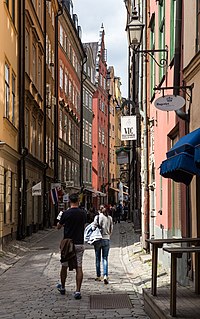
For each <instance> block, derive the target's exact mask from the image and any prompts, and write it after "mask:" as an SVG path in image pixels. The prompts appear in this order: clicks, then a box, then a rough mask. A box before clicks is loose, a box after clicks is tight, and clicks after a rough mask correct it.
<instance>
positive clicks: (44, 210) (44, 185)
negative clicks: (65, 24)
mask: <svg viewBox="0 0 200 319" xmlns="http://www.w3.org/2000/svg"><path fill="white" fill-rule="evenodd" d="M43 6H44V86H43V95H44V98H43V108H44V123H43V162H44V163H45V167H44V172H43V227H46V226H47V200H46V169H47V165H46V149H47V146H46V130H47V127H46V126H47V119H46V110H47V109H46V31H47V27H46V0H44V1H43Z"/></svg>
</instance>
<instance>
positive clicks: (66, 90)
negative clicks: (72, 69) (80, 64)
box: [65, 73, 68, 95]
mask: <svg viewBox="0 0 200 319" xmlns="http://www.w3.org/2000/svg"><path fill="white" fill-rule="evenodd" d="M65 94H66V95H68V76H67V73H65Z"/></svg>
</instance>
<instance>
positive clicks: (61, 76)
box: [60, 66, 63, 89]
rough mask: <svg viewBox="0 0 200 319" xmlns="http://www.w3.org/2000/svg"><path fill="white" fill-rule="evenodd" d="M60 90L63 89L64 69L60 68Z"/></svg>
mask: <svg viewBox="0 0 200 319" xmlns="http://www.w3.org/2000/svg"><path fill="white" fill-rule="evenodd" d="M60 88H61V89H63V68H62V67H61V66H60Z"/></svg>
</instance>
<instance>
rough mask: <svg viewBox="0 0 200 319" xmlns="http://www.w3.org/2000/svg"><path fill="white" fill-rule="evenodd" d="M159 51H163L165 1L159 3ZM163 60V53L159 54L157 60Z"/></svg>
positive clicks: (161, 71) (160, 76)
mask: <svg viewBox="0 0 200 319" xmlns="http://www.w3.org/2000/svg"><path fill="white" fill-rule="evenodd" d="M158 19H159V49H161V50H162V49H165V0H162V1H159V12H158ZM164 58H165V52H160V54H159V59H160V60H161V59H164ZM164 71H165V69H164V68H159V81H161V80H162V78H163V76H164Z"/></svg>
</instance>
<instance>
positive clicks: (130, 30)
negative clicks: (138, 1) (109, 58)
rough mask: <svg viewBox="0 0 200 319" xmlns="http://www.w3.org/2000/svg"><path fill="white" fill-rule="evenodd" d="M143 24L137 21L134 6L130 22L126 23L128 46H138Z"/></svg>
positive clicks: (140, 40)
mask: <svg viewBox="0 0 200 319" xmlns="http://www.w3.org/2000/svg"><path fill="white" fill-rule="evenodd" d="M144 26H145V25H144V24H143V23H142V22H141V21H139V17H138V15H137V11H136V9H135V8H134V11H133V12H132V17H131V22H130V23H128V24H127V26H126V31H127V36H128V43H129V45H130V47H132V48H136V47H138V46H140V44H141V42H142V34H143V29H144Z"/></svg>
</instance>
